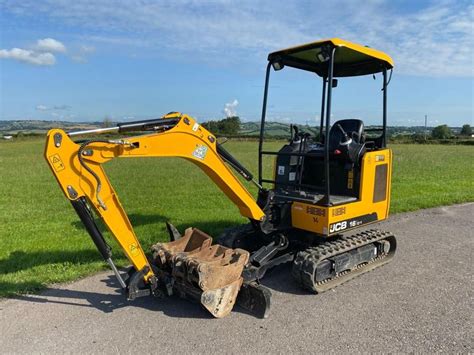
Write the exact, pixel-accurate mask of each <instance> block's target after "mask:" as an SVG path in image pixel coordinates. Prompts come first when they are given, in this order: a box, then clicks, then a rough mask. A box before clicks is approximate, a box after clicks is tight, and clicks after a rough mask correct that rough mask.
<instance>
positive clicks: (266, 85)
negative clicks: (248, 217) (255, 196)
mask: <svg viewBox="0 0 474 355" xmlns="http://www.w3.org/2000/svg"><path fill="white" fill-rule="evenodd" d="M271 66H272V64H271V61H269V62H268V64H267V72H266V74H265V89H264V91H263V107H262V119H261V121H260V139H259V142H258V183H259V184H260V185H262V178H263V177H262V163H263V162H262V148H263V134H264V132H265V116H266V114H267V96H268V81H269V80H270V68H271Z"/></svg>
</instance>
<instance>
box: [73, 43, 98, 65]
mask: <svg viewBox="0 0 474 355" xmlns="http://www.w3.org/2000/svg"><path fill="white" fill-rule="evenodd" d="M94 52H95V47H94V46H90V45H85V44H82V45H80V46H79V49H78V50H76V51H75V53H74V54H73V55H71V59H72V60H73V61H75V62H78V63H86V62H87V56H88V55H90V54H91V53H94Z"/></svg>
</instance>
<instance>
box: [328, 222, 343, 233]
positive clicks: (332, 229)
mask: <svg viewBox="0 0 474 355" xmlns="http://www.w3.org/2000/svg"><path fill="white" fill-rule="evenodd" d="M346 228H347V221H343V222H339V223H333V224H331V227H330V228H329V233H334V232H339V231H342V230H344V229H346Z"/></svg>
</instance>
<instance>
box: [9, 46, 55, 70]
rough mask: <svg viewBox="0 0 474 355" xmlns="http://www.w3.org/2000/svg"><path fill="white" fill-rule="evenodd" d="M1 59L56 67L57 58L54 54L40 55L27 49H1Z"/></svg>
mask: <svg viewBox="0 0 474 355" xmlns="http://www.w3.org/2000/svg"><path fill="white" fill-rule="evenodd" d="M0 58H4V59H13V60H18V61H20V62H24V63H28V64H33V65H41V66H46V65H54V64H55V63H56V57H55V56H54V55H53V54H52V53H39V52H35V51H31V50H27V49H21V48H12V49H10V50H8V49H0Z"/></svg>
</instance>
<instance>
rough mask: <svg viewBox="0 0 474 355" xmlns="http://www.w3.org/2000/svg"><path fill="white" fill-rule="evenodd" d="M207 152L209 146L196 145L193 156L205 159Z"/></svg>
mask: <svg viewBox="0 0 474 355" xmlns="http://www.w3.org/2000/svg"><path fill="white" fill-rule="evenodd" d="M206 154H207V147H206V146H205V145H196V149H194V152H193V156H195V157H196V158H198V159H201V160H204V158H205V157H206Z"/></svg>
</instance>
